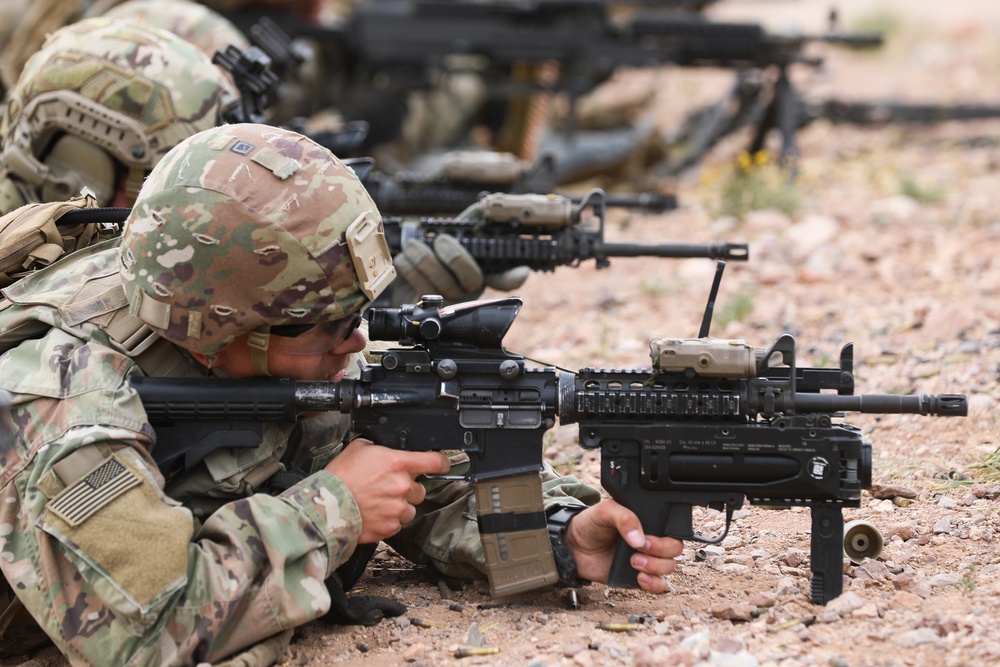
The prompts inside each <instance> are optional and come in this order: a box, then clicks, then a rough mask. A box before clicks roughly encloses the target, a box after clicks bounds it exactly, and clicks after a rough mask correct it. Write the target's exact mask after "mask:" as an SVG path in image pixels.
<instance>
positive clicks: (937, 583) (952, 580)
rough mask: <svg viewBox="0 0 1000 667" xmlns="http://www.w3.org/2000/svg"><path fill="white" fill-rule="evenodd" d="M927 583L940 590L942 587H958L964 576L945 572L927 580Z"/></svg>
mask: <svg viewBox="0 0 1000 667" xmlns="http://www.w3.org/2000/svg"><path fill="white" fill-rule="evenodd" d="M927 583H928V584H929V585H930V587H931V588H939V587H941V586H957V585H958V584H960V583H962V575H960V574H958V573H957V572H943V573H941V574H935V575H934V576H933V577H931V578H930V579H928V580H927Z"/></svg>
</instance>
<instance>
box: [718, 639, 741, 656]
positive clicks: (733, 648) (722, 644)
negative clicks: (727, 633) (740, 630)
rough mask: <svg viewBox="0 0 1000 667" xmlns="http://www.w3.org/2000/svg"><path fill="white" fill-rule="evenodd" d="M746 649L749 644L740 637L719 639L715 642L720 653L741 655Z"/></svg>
mask: <svg viewBox="0 0 1000 667" xmlns="http://www.w3.org/2000/svg"><path fill="white" fill-rule="evenodd" d="M746 648H747V643H746V642H745V641H744V640H743V639H742V638H740V637H719V638H718V639H716V640H715V649H716V650H717V651H718V652H720V653H739V652H740V651H745V650H746Z"/></svg>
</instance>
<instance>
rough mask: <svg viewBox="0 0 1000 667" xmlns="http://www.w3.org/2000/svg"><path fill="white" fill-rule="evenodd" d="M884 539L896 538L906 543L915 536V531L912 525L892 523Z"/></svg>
mask: <svg viewBox="0 0 1000 667" xmlns="http://www.w3.org/2000/svg"><path fill="white" fill-rule="evenodd" d="M885 534H886V537H898V538H899V539H901V540H903V541H904V542H906V541H907V540H912V539H913V538H915V537H916V536H917V529H916V528H915V527H914V526H913V524H912V523H894V524H892V525H890V526H889V527H888V529H886V531H885Z"/></svg>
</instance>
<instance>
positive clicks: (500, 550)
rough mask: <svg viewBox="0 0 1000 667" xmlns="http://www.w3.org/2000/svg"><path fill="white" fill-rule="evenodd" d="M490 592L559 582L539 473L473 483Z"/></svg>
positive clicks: (523, 589) (495, 593)
mask: <svg viewBox="0 0 1000 667" xmlns="http://www.w3.org/2000/svg"><path fill="white" fill-rule="evenodd" d="M473 487H474V488H475V492H476V508H477V514H478V515H479V536H480V538H481V539H482V543H483V555H484V557H485V558H486V568H487V575H488V576H489V579H490V594H491V595H493V596H494V597H503V596H505V595H513V594H515V593H524V592H527V591H531V590H535V589H537V588H542V587H544V586H549V585H552V584H554V583H556V582H557V581H558V580H559V572H558V570H557V569H556V563H555V559H553V557H552V543H551V542H550V541H549V531H548V528H547V527H546V519H545V503H544V502H543V501H542V478H541V476H540V475H539V474H538V473H537V472H529V473H525V474H521V475H511V476H508V477H497V478H494V479H488V480H481V481H478V482H474V483H473Z"/></svg>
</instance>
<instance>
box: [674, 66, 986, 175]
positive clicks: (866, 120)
mask: <svg viewBox="0 0 1000 667" xmlns="http://www.w3.org/2000/svg"><path fill="white" fill-rule="evenodd" d="M778 97H781V98H782V99H780V100H779V99H778ZM776 105H778V106H781V108H783V109H785V112H784V116H783V119H784V120H783V121H782V122H783V123H784V125H785V127H784V129H782V136H783V137H786V136H787V137H794V134H795V132H797V131H799V130H801V129H802V128H804V127H806V126H808V125H809V124H810V123H813V122H815V121H817V120H821V119H823V120H828V121H830V122H831V123H834V124H838V125H858V126H882V125H888V124H897V125H929V124H933V123H941V122H945V121H951V120H958V121H968V120H983V119H989V118H1000V106H998V105H985V104H955V105H948V104H920V103H903V102H892V101H847V100H835V99H828V100H822V101H816V102H809V101H805V100H803V99H802V98H801V97H800V96H799V95H798V93H797V92H796V91H795V90H793V89H792V88H791V87H787V86H784V85H783V84H780V85H779V84H778V83H775V82H773V81H770V80H767V79H765V77H763V76H762V74H761V73H760V72H757V71H753V70H743V71H740V72H738V73H737V74H736V77H735V79H734V82H733V84H732V87H731V88H730V89H729V91H728V92H727V93H726V94H725V95H723V97H722V98H720V99H719V101H717V102H715V103H714V104H712V105H709V106H708V107H705V108H701V109H697V110H696V111H694V112H693V113H691V114H690V115H689V116H688V117H687V118H686V119H685V120H684V122H683V123H682V124H681V126H680V128H679V129H678V130H677V132H676V133H675V134H674V136H673V138H672V140H671V142H670V143H671V145H672V148H673V150H672V153H673V156H672V157H669V158H668V160H666V161H664V162H663V163H662V164H660V165H658V166H657V167H655V170H656V171H657V173H658V174H659V175H661V176H668V175H675V174H678V173H680V172H682V171H684V170H685V169H689V168H691V167H693V166H694V165H696V164H697V163H698V162H699V161H700V160H701V159H702V158H703V157H704V156H705V155H706V154H707V153H708V151H709V150H711V149H712V147H714V146H715V145H716V144H718V142H719V141H721V140H722V139H723V138H725V137H727V136H729V135H730V134H732V133H734V132H736V131H738V130H740V129H741V128H744V127H753V128H756V130H755V133H754V136H753V138H752V139H751V141H750V144H749V146H748V148H747V151H748V152H749V153H751V154H753V153H756V152H757V151H759V150H761V149H763V148H764V142H765V139H766V133H767V130H768V129H770V128H772V127H774V122H773V120H772V116H769V114H771V113H772V110H773V109H774V108H775V106H776ZM796 154H797V153H796V152H795V149H794V143H793V144H792V145H791V146H789V145H788V144H787V142H786V143H785V144H783V153H782V156H783V158H784V159H785V160H786V164H789V163H788V159H789V158H791V157H793V156H794V155H796Z"/></svg>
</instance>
